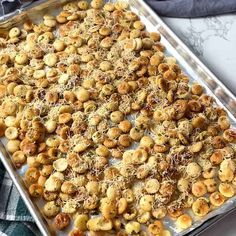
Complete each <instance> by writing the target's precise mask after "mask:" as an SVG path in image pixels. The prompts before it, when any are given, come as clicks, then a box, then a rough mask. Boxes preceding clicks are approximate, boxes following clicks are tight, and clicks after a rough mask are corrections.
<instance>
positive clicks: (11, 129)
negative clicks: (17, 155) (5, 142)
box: [5, 127, 18, 139]
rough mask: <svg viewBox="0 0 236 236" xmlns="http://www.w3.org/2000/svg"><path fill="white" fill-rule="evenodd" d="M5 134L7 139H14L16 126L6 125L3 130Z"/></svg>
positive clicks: (16, 132) (16, 134)
mask: <svg viewBox="0 0 236 236" xmlns="http://www.w3.org/2000/svg"><path fill="white" fill-rule="evenodd" d="M5 136H6V138H7V139H16V138H17V137H18V129H17V128H16V127H8V128H7V129H6V130H5Z"/></svg>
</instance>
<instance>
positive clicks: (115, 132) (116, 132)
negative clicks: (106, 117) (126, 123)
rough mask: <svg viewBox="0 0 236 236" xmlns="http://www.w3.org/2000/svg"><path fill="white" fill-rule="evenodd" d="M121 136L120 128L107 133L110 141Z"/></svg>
mask: <svg viewBox="0 0 236 236" xmlns="http://www.w3.org/2000/svg"><path fill="white" fill-rule="evenodd" d="M120 135H121V130H120V129H119V128H118V127H112V128H110V129H109V130H108V131H107V136H108V137H109V138H110V139H117V138H118V137H119V136H120Z"/></svg>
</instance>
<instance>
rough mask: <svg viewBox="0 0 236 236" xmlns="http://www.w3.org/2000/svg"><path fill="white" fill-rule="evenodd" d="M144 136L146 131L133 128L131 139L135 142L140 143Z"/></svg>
mask: <svg viewBox="0 0 236 236" xmlns="http://www.w3.org/2000/svg"><path fill="white" fill-rule="evenodd" d="M143 135H144V131H143V130H141V129H139V128H137V127H133V128H132V129H131V130H130V137H131V138H132V139H133V140H134V141H139V140H140V139H141V138H142V137H143Z"/></svg>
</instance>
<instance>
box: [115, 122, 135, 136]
mask: <svg viewBox="0 0 236 236" xmlns="http://www.w3.org/2000/svg"><path fill="white" fill-rule="evenodd" d="M118 127H119V129H120V130H121V131H122V132H124V133H128V132H129V131H130V130H131V128H132V123H131V122H130V121H129V120H123V121H121V122H120V123H119V125H118Z"/></svg>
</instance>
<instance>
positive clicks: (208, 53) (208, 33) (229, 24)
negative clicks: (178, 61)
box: [164, 14, 236, 94]
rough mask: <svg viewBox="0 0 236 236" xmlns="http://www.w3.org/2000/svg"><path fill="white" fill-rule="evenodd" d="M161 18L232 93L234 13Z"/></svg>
mask: <svg viewBox="0 0 236 236" xmlns="http://www.w3.org/2000/svg"><path fill="white" fill-rule="evenodd" d="M164 21H165V22H166V23H167V24H168V25H169V26H170V27H171V29H172V30H173V31H174V32H175V33H176V34H177V35H178V36H179V37H180V38H181V39H182V40H183V41H184V42H185V44H186V45H187V46H188V47H189V48H190V49H191V50H192V51H193V52H194V53H195V54H196V55H197V56H198V57H199V58H200V59H201V60H202V61H203V62H204V63H205V64H206V65H207V66H208V67H209V69H210V70H211V71H212V72H213V73H215V74H216V75H217V76H218V78H219V79H221V80H222V81H223V83H225V85H226V86H227V87H228V88H229V89H230V90H231V91H232V92H233V93H234V94H236V82H235V80H236V14H229V15H223V16H217V17H206V18H197V19H176V18H164Z"/></svg>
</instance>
